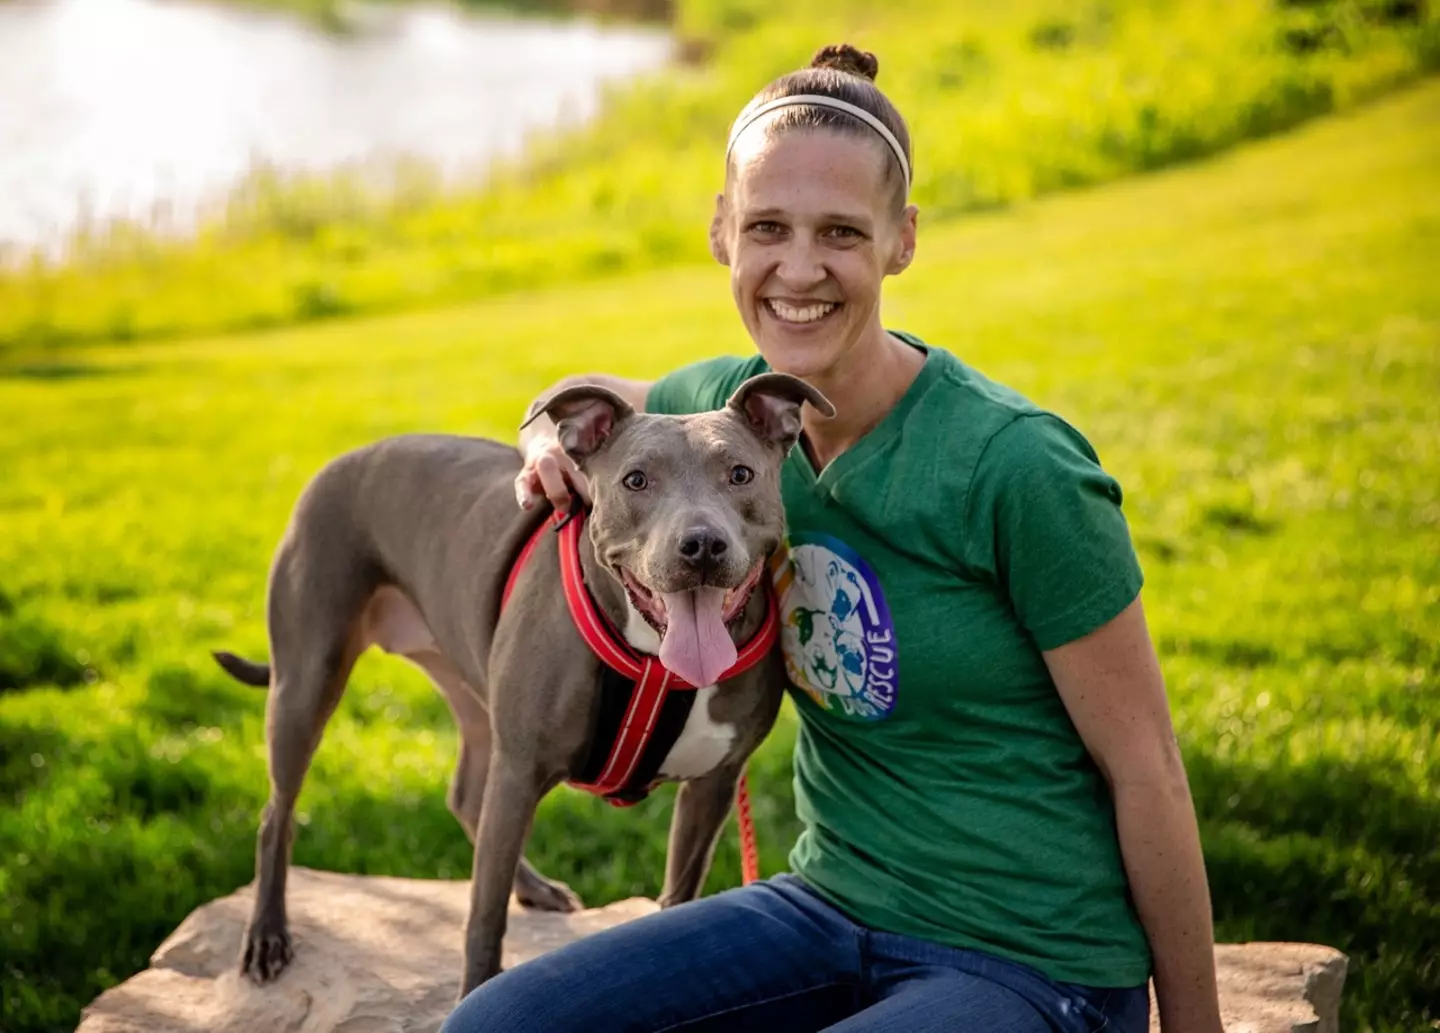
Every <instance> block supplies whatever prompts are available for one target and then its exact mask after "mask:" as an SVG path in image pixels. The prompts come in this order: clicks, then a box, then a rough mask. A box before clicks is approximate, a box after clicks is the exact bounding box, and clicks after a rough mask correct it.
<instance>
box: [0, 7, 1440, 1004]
mask: <svg viewBox="0 0 1440 1033" xmlns="http://www.w3.org/2000/svg"><path fill="white" fill-rule="evenodd" d="M840 40H849V41H852V42H855V43H857V44H859V45H861V46H863V47H866V48H868V49H871V50H874V51H875V52H876V53H877V54H878V56H879V59H880V75H879V85H880V86H881V87H882V88H884V89H885V90H886V91H887V92H888V93H889V94H890V95H891V96H892V97H893V98H894V100H895V101H896V103H897V104H898V105H899V107H900V109H901V110H902V111H903V112H904V113H905V114H906V116H907V118H908V119H909V122H910V125H911V128H912V132H913V134H914V138H915V147H916V161H915V168H916V188H915V199H916V201H917V202H918V203H919V205H920V206H921V210H922V216H921V227H922V233H921V239H920V248H919V257H918V260H917V263H916V265H915V266H914V268H912V269H911V270H910V271H908V272H907V273H906V274H905V275H904V276H902V277H900V278H898V279H895V280H893V281H891V282H890V283H889V285H888V287H887V292H888V293H887V302H886V310H885V311H886V319H887V322H888V323H889V324H890V325H892V326H894V327H896V328H898V329H905V330H909V331H911V332H914V333H917V334H919V335H920V336H922V337H924V338H926V339H927V340H929V341H931V342H932V343H934V344H937V345H939V346H942V347H946V348H949V349H950V350H952V351H954V352H956V353H957V354H959V355H960V356H961V357H962V358H964V359H965V360H966V361H968V362H971V363H972V364H974V365H976V366H977V367H978V368H980V369H981V370H983V371H984V372H986V373H988V374H990V375H992V376H994V377H996V378H998V379H1000V380H1002V381H1004V382H1006V383H1008V384H1010V385H1011V386H1013V387H1015V388H1017V389H1019V390H1021V391H1022V392H1024V393H1026V394H1028V395H1029V396H1031V397H1032V398H1034V399H1035V400H1036V401H1038V402H1039V403H1041V404H1043V405H1046V406H1048V407H1051V408H1053V409H1054V410H1056V411H1058V412H1060V413H1061V414H1062V415H1065V416H1066V417H1067V418H1070V419H1072V420H1073V421H1074V422H1075V423H1076V424H1077V425H1078V426H1079V427H1080V428H1081V429H1082V430H1083V431H1084V432H1085V433H1086V434H1087V436H1088V437H1089V438H1090V439H1091V440H1092V441H1093V442H1094V443H1095V445H1096V448H1097V450H1098V451H1099V453H1100V455H1101V458H1102V461H1103V462H1104V464H1105V465H1106V467H1107V468H1108V469H1110V470H1111V471H1112V472H1113V473H1115V475H1116V476H1117V477H1118V478H1119V479H1120V481H1121V483H1122V484H1123V485H1124V487H1125V492H1126V496H1125V509H1126V515H1127V517H1128V519H1129V521H1130V524H1131V528H1132V531H1133V532H1134V536H1135V540H1136V542H1137V546H1138V548H1139V551H1140V555H1141V559H1142V562H1143V564H1144V566H1145V571H1146V578H1147V588H1146V606H1147V612H1148V613H1149V615H1150V619H1151V622H1152V627H1153V629H1154V631H1155V635H1156V640H1157V644H1158V646H1159V648H1160V652H1161V655H1162V661H1163V664H1164V667H1165V674H1166V679H1167V684H1168V686H1169V690H1170V693H1171V698H1172V704H1173V708H1174V712H1175V723H1176V729H1177V734H1178V735H1179V737H1180V741H1181V745H1182V747H1183V750H1184V753H1185V758H1186V763H1187V769H1188V770H1189V773H1190V778H1191V783H1192V788H1193V791H1194V794H1195V799H1196V803H1197V807H1198V808H1199V811H1200V817H1201V825H1202V835H1203V838H1204V844H1205V850H1206V860H1207V865H1208V869H1209V874H1210V878H1211V882H1212V888H1213V894H1214V898H1215V909H1216V917H1217V931H1218V934H1219V936H1220V938H1221V939H1223V940H1227V941H1232V942H1233V941H1241V940H1249V939H1271V940H1300V941H1311V942H1318V943H1324V944H1329V945H1331V946H1334V947H1337V948H1339V949H1340V950H1342V951H1344V952H1346V953H1347V955H1349V957H1350V961H1351V969H1350V975H1349V978H1348V979H1347V982H1346V987H1345V996H1344V1000H1343V1005H1342V1019H1343V1023H1342V1025H1343V1028H1345V1029H1347V1030H1371V1031H1377V1033H1402V1031H1404V1033H1414V1031H1417V1030H1423V1029H1430V1028H1436V1027H1437V1023H1440V800H1437V795H1440V745H1437V729H1440V677H1437V675H1440V290H1437V289H1436V284H1437V283H1440V274H1437V270H1440V128H1437V127H1440V79H1436V78H1435V73H1436V71H1437V69H1440V13H1437V11H1436V9H1435V5H1434V4H1433V3H1430V2H1424V0H1019V2H1016V3H1011V4H994V3H989V2H984V0H954V2H951V3H944V4H940V3H931V2H929V0H895V2H888V3H872V2H867V0H791V2H788V3H785V4H776V3H771V2H769V0H674V2H673V3H670V2H665V0H650V2H646V0H630V2H625V0H614V2H606V0H589V2H586V0H574V2H567V0H549V2H545V0H513V2H511V3H499V2H497V3H495V4H493V5H487V4H478V3H477V4H445V3H431V2H423V0H414V2H407V0H386V2H366V3H353V4H352V3H345V2H341V0H206V2H199V0H0V1002H3V1003H0V1007H3V1013H0V1029H3V1030H4V1031H6V1033H11V1031H15V1033H38V1031H51V1030H71V1029H74V1028H75V1025H76V1023H77V1021H78V1019H79V1015H80V1010H81V1008H82V1007H83V1006H84V1005H85V1004H86V1003H88V1002H89V1001H91V1000H93V999H94V998H95V996H96V995H97V994H99V993H100V992H101V991H102V990H103V989H105V988H106V987H109V986H111V985H114V984H115V983H117V982H119V981H121V980H123V979H125V978H127V977H129V976H130V975H132V974H133V973H135V972H136V971H137V970H139V969H142V968H143V967H145V965H146V964H147V959H148V957H149V955H150V953H151V952H152V951H153V950H154V949H155V947H156V946H157V945H158V944H159V943H160V941H161V940H162V939H164V937H165V936H166V935H167V934H168V933H169V932H170V931H171V930H173V929H174V928H175V926H176V925H177V924H178V923H179V922H180V921H181V920H182V919H183V918H184V917H185V915H186V914H188V913H189V912H190V911H192V910H193V909H194V908H195V907H197V906H199V905H200V904H202V903H204V902H206V901H208V900H211V899H214V898H215V897H218V896H222V895H224V894H227V893H230V892H232V891H233V890H235V889H236V888H237V887H239V886H241V885H244V884H245V883H246V882H248V881H249V880H250V878H251V877H252V874H253V869H252V864H253V860H252V859H253V842H254V833H255V825H256V820H257V817H258V813H259V808H260V806H261V804H262V803H263V800H264V796H265V792H266V780H265V766H264V749H263V730H262V709H263V696H261V694H259V693H256V692H254V691H253V690H248V689H244V688H239V687H236V686H234V685H233V683H231V682H229V681H228V680H227V679H226V678H225V677H224V676H223V675H222V674H221V673H220V672H219V671H218V669H217V668H215V667H214V665H213V663H212V662H211V661H210V659H209V656H208V654H209V651H210V650H211V649H214V648H220V647H225V648H232V649H236V650H238V651H241V652H246V653H249V654H255V655H259V654H261V653H263V651H264V650H265V635H264V626H263V615H264V605H263V602H264V594H263V593H264V582H265V573H266V569H267V565H268V562H269V557H270V554H271V551H272V550H273V548H274V546H275V543H276V540H277V538H278V537H279V535H280V534H281V532H282V530H283V528H284V524H285V520H286V518H287V516H288V513H289V510H290V507H291V505H292V504H293V502H294V499H295V497H296V494H297V493H298V492H299V491H300V489H301V487H302V486H303V485H304V483H305V481H306V480H307V479H308V478H309V477H310V476H312V475H313V474H314V472H315V471H316V470H317V469H318V468H319V467H320V466H321V465H322V464H323V463H324V462H326V461H327V460H328V459H330V458H332V457H334V456H335V455H337V454H339V453H340V452H342V451H344V450H345V449H348V448H351V447H354V446H357V445H360V444H363V443H366V442H369V441H373V440H374V439H376V438H377V437H380V436H382V435H386V434H392V433H400V432H407V431H414V430H443V431H455V432H461V433H473V434H483V435H488V436H492V437H496V438H500V439H502V440H506V441H513V440H514V436H515V426H516V424H517V423H518V422H519V419H520V416H521V413H522V412H523V410H524V407H525V405H526V403H527V402H528V401H529V400H530V399H531V398H532V397H533V396H534V395H535V394H536V393H537V392H538V391H539V390H541V389H542V388H544V387H545V386H547V385H548V384H549V383H551V382H553V380H555V379H556V378H558V377H559V376H562V375H565V374H570V373H575V372H581V371H585V370H602V371H606V372H612V373H616V374H621V375H632V376H640V377H654V376H657V375H660V374H661V373H663V372H665V371H666V370H669V369H673V368H675V367H676V366H678V365H680V364H682V363H684V362H687V361H690V360H692V359H696V358H700V357H704V356H709V355H714V354H717V353H721V352H735V353H742V352H744V351H746V350H747V348H748V347H749V342H748V339H747V338H746V337H745V335H744V332H743V328H742V327H741V325H740V323H739V320H738V319H737V318H736V317H735V315H734V312H733V309H732V307H731V303H730V298H729V288H728V283H727V280H726V276H725V272H724V270H721V269H719V268H718V267H715V266H714V265H713V264H712V263H710V262H709V261H708V259H707V256H706V248H705V227H706V223H707V220H708V217H709V213H710V208H711V204H712V201H713V197H714V193H715V191H716V190H717V189H718V188H719V187H720V185H721V172H722V166H721V158H722V154H723V147H724V140H725V136H726V132H727V129H728V126H729V123H730V120H731V119H732V118H733V117H734V115H735V113H736V112H737V111H738V110H739V109H740V107H741V106H742V105H743V104H744V103H745V102H746V101H747V100H748V99H749V98H750V97H751V95H752V94H753V93H754V92H755V91H756V90H758V89H759V88H760V87H761V86H763V85H764V84H765V82H766V81H768V80H769V79H770V78H771V77H773V76H775V75H777V74H780V73H783V72H785V71H788V70H791V69H793V68H795V67H798V66H801V65H803V64H805V63H806V62H807V61H808V60H809V57H810V55H811V53H812V52H813V51H814V50H815V49H816V48H818V47H819V46H821V45H824V44H826V43H831V42H836V41H840ZM792 740H793V725H792V723H791V718H790V715H789V713H788V711H787V712H786V713H785V714H784V715H783V716H782V721H781V724H780V726H779V727H778V728H777V730H776V732H775V734H774V735H773V736H772V738H771V740H770V741H769V742H767V744H766V745H765V747H764V748H763V749H762V751H761V753H760V754H759V755H758V757H757V759H756V761H755V764H754V771H753V782H752V784H753V787H754V794H755V807H756V813H757V817H758V820H759V824H760V836H761V843H762V861H763V867H764V869H765V870H766V871H767V872H774V871H779V870H782V869H783V868H784V867H785V864H786V860H785V854H786V850H787V848H788V845H789V843H790V842H791V841H793V838H794V835H795V833H796V823H795V819H794V817H793V813H792V811H791V804H792V800H791V796H790V760H789V747H790V745H791V742H792ZM454 756H455V743H454V732H453V728H452V726H451V723H450V719H449V716H448V712H447V711H446V709H445V705H444V704H443V702H442V701H441V700H440V698H439V697H438V695H436V694H435V693H434V692H433V691H432V690H431V689H430V687H429V686H428V685H427V684H425V683H424V681H423V680H422V679H421V678H420V677H419V676H418V675H416V674H415V673H414V672H413V671H411V670H410V669H408V668H406V667H405V666H404V665H403V664H401V663H399V662H396V661H393V660H389V659H386V658H381V657H375V656H367V657H366V658H364V660H363V661H362V663H361V664H360V666H359V668H358V669H357V671H356V674H355V676H354V678H353V679H352V684H351V690H350V692H349V693H348V694H347V696H346V697H345V700H344V702H343V703H342V705H341V707H340V710H339V711H338V713H337V715H336V717H335V719H334V721H333V722H332V723H331V726H330V728H329V731H328V733H327V737H326V740H325V743H324V744H323V746H322V747H321V749H320V752H319V754H318V756H317V759H316V763H315V767H314V769H313V772H312V775H311V778H310V780H309V782H308V783H307V787H306V790H305V794H304V796H303V797H302V800H301V808H300V816H299V824H300V827H299V828H298V830H297V836H296V841H295V860H296V863H298V864H303V865H308V866H311V867H316V868H325V869H331V870H337V871H350V872H369V873H388V874H396V875H406V876H415V877H428V878H437V877H438V878H464V877H466V876H467V875H468V872H469V865H470V850H469V845H468V843H467V842H466V840H465V837H464V834H463V833H462V832H461V830H460V828H459V826H458V825H457V824H456V822H455V821H454V819H453V818H451V816H450V815H449V813H448V812H447V810H446V807H445V802H444V795H445V785H446V783H447V781H448V778H449V773H450V766H451V765H452V764H453V761H454ZM670 799H671V797H670V795H669V794H668V793H665V792H662V793H660V794H657V796H656V797H655V798H653V799H651V800H650V801H647V802H646V803H645V804H644V805H642V806H641V807H639V808H636V809H634V810H631V811H627V812H624V813H617V812H615V811H613V810H612V809H610V808H607V807H605V806H603V805H601V804H598V803H597V802H596V801H594V800H592V799H590V798H588V797H584V796H581V795H579V794H576V793H574V792H571V791H569V790H561V791H557V792H556V793H554V794H552V796H551V797H550V798H549V799H547V800H546V801H545V803H544V805H543V806H542V809H541V812H540V814H539V816H538V819H537V823H536V829H535V833H534V838H533V841H532V848H531V851H530V856H531V858H532V859H533V860H534V861H535V862H536V864H537V865H538V866H539V867H540V868H542V869H543V870H545V871H546V872H547V873H548V874H551V875H554V876H556V877H559V878H563V879H565V880H566V881H568V882H570V883H571V884H572V885H573V886H574V887H575V888H576V889H577V890H578V891H579V892H580V893H581V894H582V896H584V897H585V899H586V900H587V902H589V903H594V904H599V903H604V902H606V901H609V900H613V899H616V898H618V897H623V896H629V895H632V894H648V895H653V894H655V893H656V892H657V890H658V887H659V881H660V877H661V873H662V871H663V863H664V845H665V827H666V823H667V821H668V813H669V810H668V809H669V805H670ZM738 878H739V868H738V854H737V851H736V848H735V844H734V843H733V841H732V840H731V839H730V838H728V837H727V838H726V840H725V841H724V842H723V843H722V844H721V847H720V849H719V851H718V853H717V857H716V861H715V866H714V869H713V871H712V874H711V877H710V881H709V884H708V889H709V890H710V891H714V890H717V889H719V888H721V887H724V886H729V885H733V884H735V883H736V882H737V881H738Z"/></svg>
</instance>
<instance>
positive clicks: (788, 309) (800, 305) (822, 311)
mask: <svg viewBox="0 0 1440 1033" xmlns="http://www.w3.org/2000/svg"><path fill="white" fill-rule="evenodd" d="M761 304H762V305H763V306H764V308H765V311H767V312H768V313H769V314H770V316H771V317H772V318H774V319H775V320H777V321H779V322H781V323H785V324H786V325H788V326H809V325H811V324H814V323H819V322H822V321H823V320H825V319H828V318H829V317H830V316H832V315H834V314H835V313H836V312H838V311H839V310H840V307H841V305H840V302H838V301H807V302H794V301H784V300H782V299H780V298H765V299H763V300H762V302H761Z"/></svg>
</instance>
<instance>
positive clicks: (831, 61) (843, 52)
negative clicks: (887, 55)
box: [810, 43, 880, 82]
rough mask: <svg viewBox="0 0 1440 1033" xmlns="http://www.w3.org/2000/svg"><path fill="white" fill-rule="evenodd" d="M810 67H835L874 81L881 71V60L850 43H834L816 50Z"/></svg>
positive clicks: (837, 69)
mask: <svg viewBox="0 0 1440 1033" xmlns="http://www.w3.org/2000/svg"><path fill="white" fill-rule="evenodd" d="M810 67H811V68H833V69H835V70H836V71H837V72H848V73H850V74H851V75H858V76H860V78H862V79H869V80H870V81H871V82H874V81H875V75H876V73H878V72H879V71H880V60H879V58H877V57H876V56H875V55H874V54H872V53H870V51H868V50H860V49H858V48H856V47H852V46H851V45H850V44H849V43H832V44H831V45H830V46H828V47H821V48H820V49H819V50H817V51H816V52H815V56H814V57H813V58H811V60H810Z"/></svg>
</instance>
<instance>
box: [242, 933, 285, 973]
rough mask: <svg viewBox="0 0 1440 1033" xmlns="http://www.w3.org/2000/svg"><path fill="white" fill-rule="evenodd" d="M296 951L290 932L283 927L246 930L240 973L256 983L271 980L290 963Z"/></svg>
mask: <svg viewBox="0 0 1440 1033" xmlns="http://www.w3.org/2000/svg"><path fill="white" fill-rule="evenodd" d="M294 957H295V951H294V949H293V948H292V947H291V946H290V934H289V933H288V932H286V931H285V930H284V929H283V928H281V929H271V930H268V931H267V930H264V929H259V928H251V929H247V930H246V931H245V951H244V953H243V954H242V955H241V957H240V974H241V975H243V976H245V977H246V978H247V979H249V980H250V981H251V982H252V983H255V984H256V985H264V984H265V983H268V982H270V981H271V980H272V979H274V978H275V977H276V976H278V975H280V973H281V972H283V971H285V966H286V965H288V964H290V961H291V959H293V958H294Z"/></svg>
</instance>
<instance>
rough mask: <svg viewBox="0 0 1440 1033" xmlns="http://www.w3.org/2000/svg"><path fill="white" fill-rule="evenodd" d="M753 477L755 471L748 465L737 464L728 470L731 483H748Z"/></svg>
mask: <svg viewBox="0 0 1440 1033" xmlns="http://www.w3.org/2000/svg"><path fill="white" fill-rule="evenodd" d="M754 479H755V471H754V470H752V469H750V467H748V466H737V467H734V468H733V469H731V471H730V483H731V484H749V483H750V482H751V481H753V480H754Z"/></svg>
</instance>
